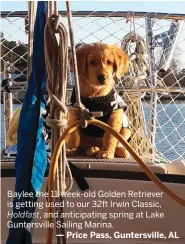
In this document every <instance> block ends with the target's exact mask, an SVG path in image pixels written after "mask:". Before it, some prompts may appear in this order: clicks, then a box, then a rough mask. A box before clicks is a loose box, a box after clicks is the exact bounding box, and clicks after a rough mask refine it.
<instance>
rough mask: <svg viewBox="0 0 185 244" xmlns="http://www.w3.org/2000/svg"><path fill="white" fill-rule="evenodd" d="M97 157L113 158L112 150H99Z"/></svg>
mask: <svg viewBox="0 0 185 244" xmlns="http://www.w3.org/2000/svg"><path fill="white" fill-rule="evenodd" d="M97 157H98V158H104V159H113V158H114V152H113V151H103V150H100V151H99V152H98V153H97Z"/></svg>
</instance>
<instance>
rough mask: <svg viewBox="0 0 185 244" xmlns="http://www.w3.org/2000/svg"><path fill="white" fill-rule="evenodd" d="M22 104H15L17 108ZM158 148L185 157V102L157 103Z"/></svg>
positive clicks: (172, 157) (168, 155)
mask: <svg viewBox="0 0 185 244" xmlns="http://www.w3.org/2000/svg"><path fill="white" fill-rule="evenodd" d="M19 106H20V104H14V106H13V109H14V110H15V109H17V108H18V107H19ZM144 111H145V117H146V122H147V126H149V117H150V116H149V115H150V110H149V106H147V104H144ZM3 122H4V117H3V105H1V126H2V127H1V135H2V137H1V143H2V144H1V145H2V147H3V145H4V128H3ZM156 125H157V133H156V149H157V151H158V152H161V153H162V154H163V155H164V157H166V158H167V159H168V160H170V161H173V160H177V159H179V158H184V159H185V103H179V104H162V105H161V104H158V105H157V123H156Z"/></svg>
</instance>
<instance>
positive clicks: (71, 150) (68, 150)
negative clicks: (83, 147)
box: [66, 148, 78, 157]
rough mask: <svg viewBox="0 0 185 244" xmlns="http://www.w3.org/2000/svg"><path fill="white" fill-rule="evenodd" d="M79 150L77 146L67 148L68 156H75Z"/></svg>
mask: <svg viewBox="0 0 185 244" xmlns="http://www.w3.org/2000/svg"><path fill="white" fill-rule="evenodd" d="M77 152H78V149H77V148H72V149H67V150H66V155H67V157H75V156H76V155H77Z"/></svg>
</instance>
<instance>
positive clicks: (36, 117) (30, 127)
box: [6, 1, 47, 244]
mask: <svg viewBox="0 0 185 244" xmlns="http://www.w3.org/2000/svg"><path fill="white" fill-rule="evenodd" d="M45 19H46V2H45V1H39V2H38V6H37V15H36V21H35V27H34V40H33V56H32V73H31V77H30V80H29V81H28V88H27V91H26V94H25V98H24V103H23V106H22V110H21V114H20V120H19V128H18V144H17V157H16V161H15V170H16V184H15V192H19V193H21V192H23V191H24V192H29V193H33V197H22V198H21V199H18V198H14V207H13V212H14V213H17V214H20V213H23V212H26V211H28V212H29V213H33V212H34V210H35V208H34V207H24V208H21V209H17V208H16V207H15V206H16V204H18V203H19V202H25V201H28V202H30V204H31V205H33V204H34V203H35V202H36V201H37V197H36V196H35V193H36V191H39V190H40V188H41V186H42V182H43V178H44V173H45V170H46V166H47V155H46V143H45V140H44V138H43V136H42V128H43V119H42V113H41V112H42V110H43V109H45V94H46V66H45V57H44V27H45ZM11 221H12V222H13V223H14V224H16V223H18V224H19V223H30V222H31V221H32V218H24V219H23V218H20V217H19V218H14V217H13V218H12V220H11ZM6 243H7V244H32V238H31V234H30V232H29V231H28V230H26V228H24V227H23V228H10V229H9V236H8V239H7V242H6Z"/></svg>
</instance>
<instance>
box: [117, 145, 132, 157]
mask: <svg viewBox="0 0 185 244" xmlns="http://www.w3.org/2000/svg"><path fill="white" fill-rule="evenodd" d="M115 155H116V157H119V158H129V157H130V153H129V152H128V151H127V150H126V149H125V148H124V147H117V148H116V152H115Z"/></svg>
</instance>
